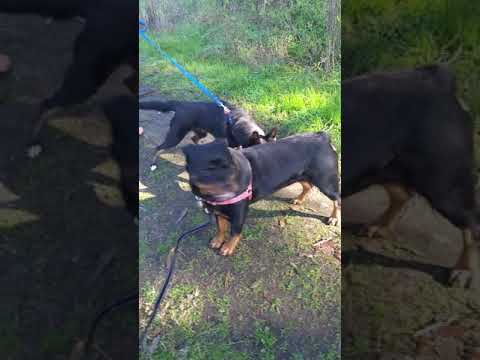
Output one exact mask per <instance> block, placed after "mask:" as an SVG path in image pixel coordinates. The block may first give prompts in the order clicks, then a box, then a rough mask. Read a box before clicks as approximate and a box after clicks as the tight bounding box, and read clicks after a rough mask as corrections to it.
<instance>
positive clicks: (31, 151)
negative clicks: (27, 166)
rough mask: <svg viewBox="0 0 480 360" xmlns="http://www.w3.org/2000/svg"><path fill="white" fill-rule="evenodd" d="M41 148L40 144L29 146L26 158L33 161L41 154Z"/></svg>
mask: <svg viewBox="0 0 480 360" xmlns="http://www.w3.org/2000/svg"><path fill="white" fill-rule="evenodd" d="M42 150H43V148H42V145H40V144H33V145H30V146H29V147H28V149H27V156H28V157H29V158H30V159H34V158H36V157H37V156H38V155H40V153H41V152H42Z"/></svg>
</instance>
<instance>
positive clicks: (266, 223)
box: [140, 111, 340, 359]
mask: <svg viewBox="0 0 480 360" xmlns="http://www.w3.org/2000/svg"><path fill="white" fill-rule="evenodd" d="M172 115H173V113H169V114H165V113H157V112H155V111H140V125H141V126H144V128H145V135H144V136H143V137H142V140H141V142H140V181H141V184H140V189H141V190H140V200H141V201H140V204H141V205H140V289H141V292H142V296H141V301H140V314H141V315H140V316H141V318H140V321H141V324H143V323H144V321H145V315H146V314H147V313H148V311H149V309H150V307H151V304H152V301H153V300H154V296H155V295H156V291H157V290H158V288H159V287H160V285H161V284H162V282H163V280H164V269H165V259H166V254H167V253H168V250H169V249H170V247H171V246H172V245H173V241H174V240H175V237H176V235H177V234H179V233H180V232H182V231H184V230H186V229H189V228H191V227H193V226H194V225H196V224H200V223H201V222H203V221H204V220H205V219H204V215H203V213H202V211H201V210H200V209H199V208H198V207H197V205H196V202H195V200H194V197H193V195H192V194H191V192H190V189H189V185H188V175H187V173H186V172H185V170H184V158H183V155H182V153H181V150H180V148H181V147H182V146H183V145H185V144H187V143H190V136H189V135H187V136H186V138H185V140H184V141H183V142H182V143H181V144H179V146H177V148H175V149H171V150H169V151H166V152H163V153H162V154H161V155H160V159H159V162H158V164H159V166H158V169H157V170H156V171H155V172H151V171H150V169H149V166H150V164H151V161H152V158H153V153H154V146H155V145H158V144H160V143H161V142H162V141H163V139H164V137H165V135H166V131H167V130H168V127H169V123H170V120H171V117H172ZM210 140H211V139H206V141H210ZM299 192H300V187H299V186H298V187H297V186H291V187H289V188H287V189H285V190H283V191H281V192H279V193H277V194H275V195H274V196H273V197H272V198H271V199H268V200H265V201H260V202H258V203H257V204H255V205H254V206H253V209H252V211H251V212H250V216H249V217H248V219H247V224H246V226H245V230H244V239H243V240H242V241H241V243H240V245H239V248H238V250H237V253H236V254H235V255H234V256H233V257H230V258H224V257H221V256H220V255H218V254H217V253H216V252H215V251H213V250H212V249H210V248H209V247H208V241H209V239H210V237H211V236H212V234H213V231H214V230H213V227H211V228H210V229H209V230H208V231H205V232H203V233H201V234H199V235H198V236H196V237H192V238H190V239H187V240H186V241H185V242H184V243H183V245H182V247H181V252H180V255H179V262H178V264H177V270H176V273H175V278H174V280H173V285H172V287H171V289H170V292H169V295H168V296H167V298H166V300H165V302H164V304H163V305H162V306H163V308H164V310H162V311H161V312H160V314H159V316H158V318H157V321H156V323H155V325H154V327H153V329H152V331H151V332H150V334H149V335H150V339H152V340H153V344H154V345H153V347H152V349H151V352H152V353H153V355H152V356H153V358H154V359H165V358H170V357H169V356H173V357H172V358H175V356H178V354H181V353H185V354H191V351H193V349H201V350H197V351H198V354H199V355H197V356H198V357H197V358H198V359H213V358H215V359H227V358H228V359H234V358H242V359H243V358H252V359H254V358H255V359H257V358H265V359H267V358H272V359H273V358H275V359H297V358H298V359H300V358H305V359H313V358H318V359H336V358H337V356H339V346H340V343H339V337H340V328H339V325H340V317H339V316H340V313H339V309H340V308H339V306H340V297H339V296H340V282H339V280H340V277H339V276H340V273H339V268H340V261H339V260H338V259H336V258H335V255H337V254H336V253H334V252H335V250H337V251H338V250H339V248H340V231H339V228H335V227H330V226H327V225H325V224H324V222H323V221H324V217H325V216H327V215H328V214H329V213H330V211H331V204H330V201H329V200H328V199H326V197H324V196H323V195H322V194H321V193H320V192H319V191H317V190H315V192H312V193H311V194H310V196H309V198H308V201H307V203H306V206H305V207H303V208H295V209H293V208H292V207H291V205H290V200H291V199H292V198H294V197H296V196H297V195H298V194H299ZM185 209H188V215H187V217H186V218H185V220H184V221H183V223H181V224H180V225H179V226H178V227H176V226H175V222H176V220H177V219H178V218H179V217H180V216H181V214H182V212H183V211H184V210H185ZM321 240H327V241H328V240H331V248H330V250H331V252H330V253H329V254H326V253H323V252H322V251H319V250H318V249H315V248H314V246H313V245H314V244H315V243H318V242H319V241H321ZM205 332H207V333H208V334H210V335H207V336H206V335H204V334H205ZM265 338H268V339H270V342H271V343H270V342H269V341H267V340H268V339H267V340H265ZM222 344H224V345H222ZM225 347H226V348H225ZM207 350H208V353H209V354H210V355H204V353H203V352H202V351H205V352H207ZM214 353H219V354H220V353H221V354H223V355H221V356H220V355H218V356H219V357H208V356H214V355H212V354H214ZM173 354H177V355H173ZM202 354H203V355H202ZM265 354H267V355H268V354H271V356H274V357H264V356H265ZM189 356H191V355H189ZM222 356H223V357H222Z"/></svg>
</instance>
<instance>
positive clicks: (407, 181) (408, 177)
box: [342, 65, 480, 287]
mask: <svg viewBox="0 0 480 360" xmlns="http://www.w3.org/2000/svg"><path fill="white" fill-rule="evenodd" d="M342 121H343V122H342V142H343V151H342V155H343V164H344V166H343V171H342V196H349V195H351V194H353V193H356V192H359V191H361V190H363V189H365V188H366V187H368V186H370V185H373V184H383V185H384V187H385V189H386V191H387V193H388V195H389V197H390V200H391V201H390V208H389V209H388V210H387V211H386V213H385V214H384V215H383V216H382V217H381V218H380V219H379V220H378V221H377V222H375V223H373V224H371V226H370V228H369V235H370V236H373V235H374V234H375V233H380V234H382V235H387V236H388V235H394V233H393V226H394V223H395V222H394V221H395V218H396V216H397V215H398V214H399V212H400V211H401V210H402V208H403V206H404V204H405V203H406V202H407V201H408V199H409V198H410V197H411V195H412V192H413V191H415V192H417V193H419V194H420V195H422V196H424V197H425V198H426V199H427V200H428V201H429V202H430V204H431V205H432V207H433V208H434V209H436V210H437V211H438V212H439V213H440V214H442V215H443V216H445V217H446V218H447V219H448V220H449V221H450V222H451V223H452V224H454V225H455V226H457V227H459V228H460V229H461V230H462V231H463V243H464V249H463V252H462V254H461V255H460V258H459V259H458V260H457V264H456V266H455V268H454V269H453V271H452V274H451V282H452V284H457V285H460V286H467V285H470V286H473V287H478V286H480V278H479V271H480V268H479V266H480V264H479V262H478V250H477V244H475V241H474V238H475V237H478V231H477V229H478V223H477V221H476V219H475V212H476V205H475V200H474V198H475V197H474V178H473V175H474V162H473V122H472V119H471V118H470V116H469V115H468V113H467V112H466V111H464V109H463V108H462V106H461V104H460V103H459V101H458V99H457V98H456V95H455V79H454V77H453V75H452V74H451V72H450V71H449V70H448V69H447V68H446V67H445V66H443V65H441V66H440V65H439V66H426V67H421V68H418V69H415V70H409V71H400V72H391V73H373V74H369V75H365V76H361V77H357V78H353V79H351V80H347V81H344V82H343V83H342Z"/></svg>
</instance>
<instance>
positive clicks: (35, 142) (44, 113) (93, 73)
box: [28, 31, 120, 158]
mask: <svg viewBox="0 0 480 360" xmlns="http://www.w3.org/2000/svg"><path fill="white" fill-rule="evenodd" d="M93 35H94V34H91V33H89V32H87V31H85V32H83V33H81V34H80V35H79V37H78V39H77V41H76V43H75V49H74V59H73V62H72V64H71V65H70V66H69V68H68V70H67V73H66V75H65V79H64V81H63V83H62V85H61V87H60V88H59V89H58V90H57V91H56V92H55V93H54V94H53V95H52V96H51V97H50V98H48V99H47V100H45V101H43V102H42V104H41V106H40V109H39V112H38V113H37V114H36V116H35V118H34V119H33V126H32V132H31V137H30V144H29V146H28V155H29V156H30V157H32V158H33V157H35V156H37V155H38V154H39V153H40V152H41V151H42V148H41V146H40V144H39V140H40V132H41V130H42V129H43V127H44V125H45V122H46V120H47V118H48V117H49V115H50V114H51V111H53V110H54V109H57V108H63V107H67V106H71V105H75V104H79V103H82V102H84V101H85V100H87V99H88V98H89V97H90V96H91V95H93V94H94V93H95V92H96V91H97V89H98V88H99V87H100V86H101V85H102V84H103V83H104V82H105V81H106V79H107V78H108V77H109V76H110V75H111V73H112V72H113V71H114V70H115V68H116V66H117V65H119V63H120V61H118V62H117V61H114V60H112V59H111V56H109V54H104V53H103V50H102V49H98V50H97V51H92V50H91V42H92V36H93ZM115 60H116V59H115Z"/></svg>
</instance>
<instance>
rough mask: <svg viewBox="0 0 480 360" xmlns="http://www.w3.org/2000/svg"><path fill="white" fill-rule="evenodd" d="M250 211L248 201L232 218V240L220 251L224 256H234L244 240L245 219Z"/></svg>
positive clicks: (236, 210)
mask: <svg viewBox="0 0 480 360" xmlns="http://www.w3.org/2000/svg"><path fill="white" fill-rule="evenodd" d="M247 211H248V201H244V204H242V205H240V206H239V207H238V208H237V209H235V211H234V215H233V216H232V217H231V219H230V221H231V227H230V233H231V238H230V240H228V241H227V242H225V243H224V244H223V246H222V248H221V249H220V254H221V255H223V256H229V255H232V254H233V253H234V251H235V249H236V247H237V245H238V243H239V242H240V239H241V238H242V235H241V234H242V229H243V224H244V223H245V219H246V217H247Z"/></svg>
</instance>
